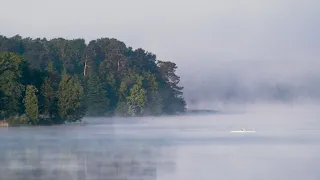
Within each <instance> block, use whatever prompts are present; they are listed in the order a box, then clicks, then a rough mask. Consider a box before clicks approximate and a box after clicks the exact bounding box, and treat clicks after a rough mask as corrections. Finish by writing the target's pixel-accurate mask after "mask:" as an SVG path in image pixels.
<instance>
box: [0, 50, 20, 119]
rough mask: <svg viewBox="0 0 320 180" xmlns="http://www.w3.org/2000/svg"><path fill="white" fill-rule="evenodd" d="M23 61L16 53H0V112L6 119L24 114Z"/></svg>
mask: <svg viewBox="0 0 320 180" xmlns="http://www.w3.org/2000/svg"><path fill="white" fill-rule="evenodd" d="M22 65H23V60H22V57H21V56H20V55H17V54H14V53H7V52H2V53H0V92H1V106H0V108H1V109H0V111H1V113H2V115H3V116H4V117H7V116H14V115H18V114H20V113H21V112H22V109H23V104H21V103H20V102H21V101H22V97H23V94H22V93H23V92H24V85H23V84H22V83H21V75H22V68H23V67H22Z"/></svg>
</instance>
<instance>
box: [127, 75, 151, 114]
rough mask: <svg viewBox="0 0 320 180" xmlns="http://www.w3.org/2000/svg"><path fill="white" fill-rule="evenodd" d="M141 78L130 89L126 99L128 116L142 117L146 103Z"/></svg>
mask: <svg viewBox="0 0 320 180" xmlns="http://www.w3.org/2000/svg"><path fill="white" fill-rule="evenodd" d="M142 81H143V77H142V76H139V77H138V79H137V82H136V84H135V85H134V86H133V87H132V88H131V89H130V96H129V97H127V105H128V115H130V116H136V115H142V114H143V112H144V108H145V103H146V90H145V89H144V88H143V87H142Z"/></svg>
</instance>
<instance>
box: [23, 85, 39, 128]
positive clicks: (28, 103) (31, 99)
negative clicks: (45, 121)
mask: <svg viewBox="0 0 320 180" xmlns="http://www.w3.org/2000/svg"><path fill="white" fill-rule="evenodd" d="M37 92H38V90H37V88H35V87H34V86H33V85H28V86H27V89H26V97H25V100H24V103H25V108H26V115H27V117H28V118H29V120H30V121H31V123H32V124H38V121H39V119H38V114H39V111H38V97H37V95H36V93H37Z"/></svg>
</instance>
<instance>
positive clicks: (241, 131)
mask: <svg viewBox="0 0 320 180" xmlns="http://www.w3.org/2000/svg"><path fill="white" fill-rule="evenodd" d="M230 132H231V133H255V132H256V131H246V130H245V129H244V128H242V129H241V130H240V131H230Z"/></svg>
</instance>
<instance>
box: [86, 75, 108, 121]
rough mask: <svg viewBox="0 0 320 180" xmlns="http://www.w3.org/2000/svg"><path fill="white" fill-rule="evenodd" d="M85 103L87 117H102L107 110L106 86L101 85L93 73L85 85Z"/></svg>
mask: <svg viewBox="0 0 320 180" xmlns="http://www.w3.org/2000/svg"><path fill="white" fill-rule="evenodd" d="M85 93H86V96H85V102H86V106H87V114H88V115H89V116H103V115H106V113H107V112H108V110H109V99H108V98H107V91H106V85H104V83H102V81H101V80H100V78H99V76H97V74H95V73H93V74H91V75H90V76H89V78H88V80H87V84H86V92H85Z"/></svg>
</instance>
